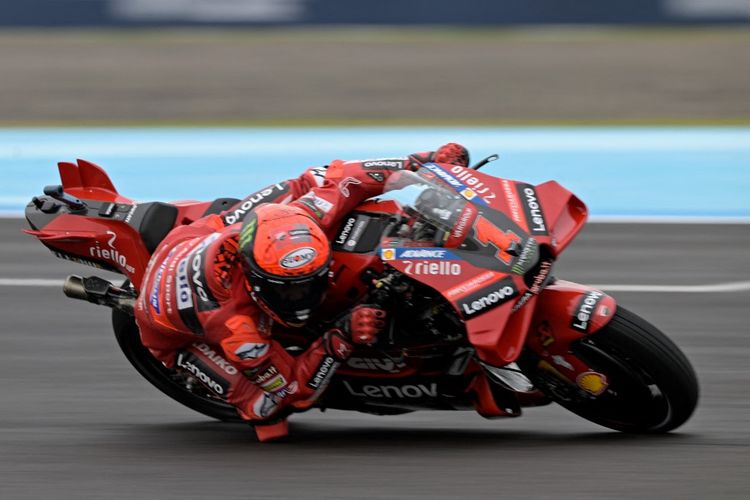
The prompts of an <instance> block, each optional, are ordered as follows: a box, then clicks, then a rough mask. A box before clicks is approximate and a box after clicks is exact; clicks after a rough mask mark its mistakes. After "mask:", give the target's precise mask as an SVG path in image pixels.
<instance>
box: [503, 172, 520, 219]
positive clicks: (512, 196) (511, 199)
mask: <svg viewBox="0 0 750 500" xmlns="http://www.w3.org/2000/svg"><path fill="white" fill-rule="evenodd" d="M501 185H502V187H503V194H504V195H505V201H506V202H507V203H508V208H509V209H510V218H511V219H513V222H515V223H516V224H520V223H521V205H520V203H519V202H518V196H516V193H515V192H514V191H513V186H512V184H511V182H510V181H509V180H507V179H503V180H502V181H501Z"/></svg>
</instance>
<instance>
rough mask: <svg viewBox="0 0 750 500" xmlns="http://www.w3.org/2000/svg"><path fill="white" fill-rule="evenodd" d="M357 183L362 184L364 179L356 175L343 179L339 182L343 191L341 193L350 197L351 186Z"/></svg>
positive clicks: (340, 189)
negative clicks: (356, 177) (357, 177)
mask: <svg viewBox="0 0 750 500" xmlns="http://www.w3.org/2000/svg"><path fill="white" fill-rule="evenodd" d="M356 184H362V181H360V180H359V179H355V178H354V177H347V178H346V179H344V180H343V181H341V182H339V191H341V194H342V195H344V197H345V198H349V196H351V192H350V191H349V186H351V185H356Z"/></svg>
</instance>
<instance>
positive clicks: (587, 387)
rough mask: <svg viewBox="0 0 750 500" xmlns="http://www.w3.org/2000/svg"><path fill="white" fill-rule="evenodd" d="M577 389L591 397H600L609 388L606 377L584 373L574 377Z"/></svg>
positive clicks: (593, 373) (599, 374)
mask: <svg viewBox="0 0 750 500" xmlns="http://www.w3.org/2000/svg"><path fill="white" fill-rule="evenodd" d="M576 384H578V387H580V388H581V389H583V390H584V391H586V392H588V393H589V394H591V395H593V396H601V395H602V394H603V393H604V391H606V390H607V387H609V382H607V377H606V376H605V375H604V374H601V373H597V372H584V373H581V374H579V375H578V376H577V377H576Z"/></svg>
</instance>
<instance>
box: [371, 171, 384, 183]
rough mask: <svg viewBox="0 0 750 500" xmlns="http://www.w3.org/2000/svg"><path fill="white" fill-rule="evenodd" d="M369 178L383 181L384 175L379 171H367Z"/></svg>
mask: <svg viewBox="0 0 750 500" xmlns="http://www.w3.org/2000/svg"><path fill="white" fill-rule="evenodd" d="M367 175H369V176H370V178H371V179H372V180H374V181H376V182H383V181H385V175H383V174H382V173H381V172H368V174H367Z"/></svg>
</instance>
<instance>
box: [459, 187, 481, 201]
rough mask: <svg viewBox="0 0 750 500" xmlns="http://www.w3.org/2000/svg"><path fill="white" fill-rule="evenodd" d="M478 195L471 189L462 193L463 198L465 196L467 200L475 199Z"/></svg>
mask: <svg viewBox="0 0 750 500" xmlns="http://www.w3.org/2000/svg"><path fill="white" fill-rule="evenodd" d="M476 195H477V194H476V193H475V192H474V191H472V190H471V189H469V188H466V189H464V190H463V191H461V196H463V197H464V198H466V199H467V200H471V199H473V198H474V197H475V196H476Z"/></svg>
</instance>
